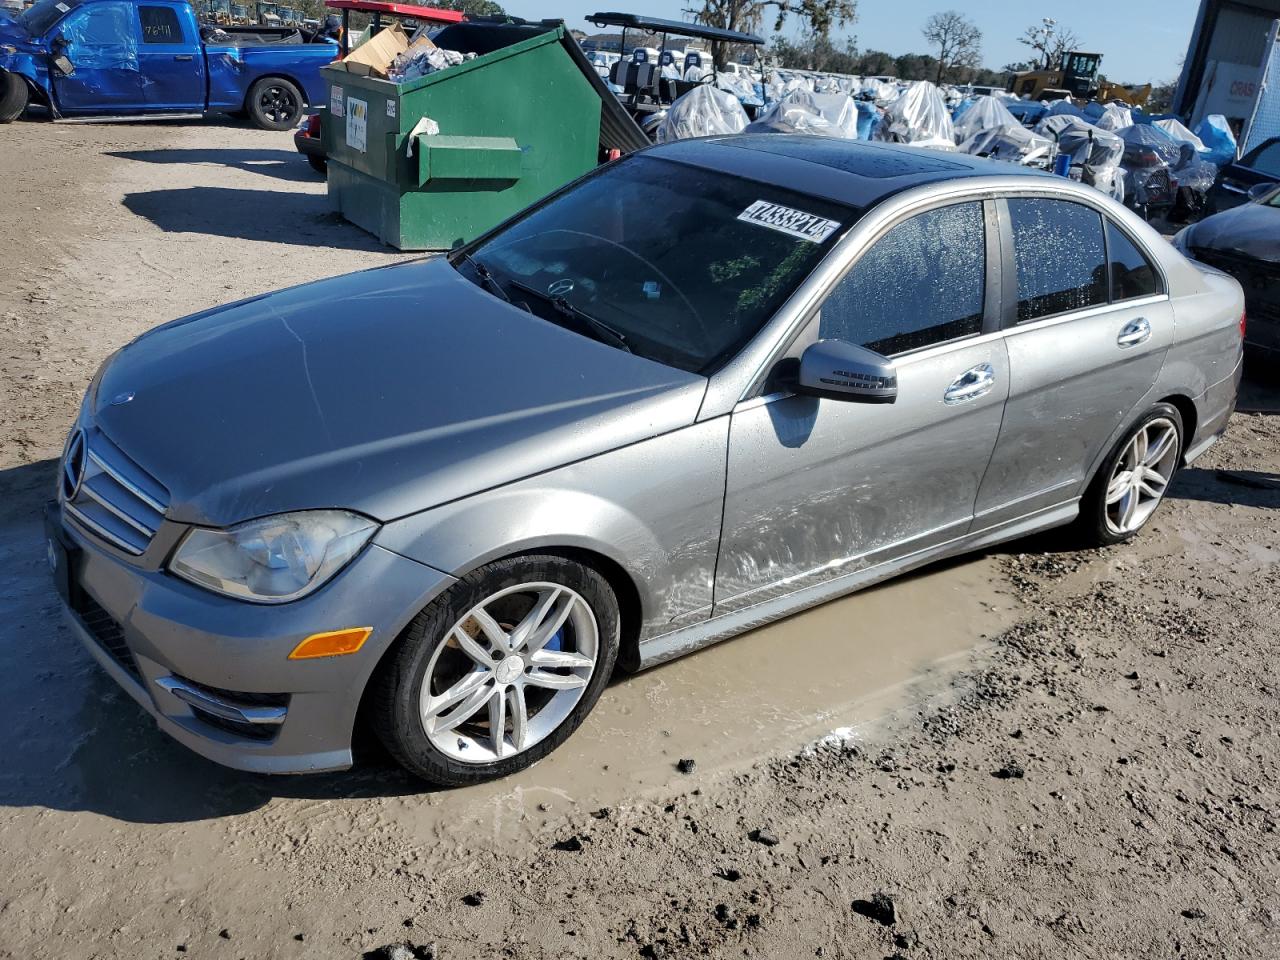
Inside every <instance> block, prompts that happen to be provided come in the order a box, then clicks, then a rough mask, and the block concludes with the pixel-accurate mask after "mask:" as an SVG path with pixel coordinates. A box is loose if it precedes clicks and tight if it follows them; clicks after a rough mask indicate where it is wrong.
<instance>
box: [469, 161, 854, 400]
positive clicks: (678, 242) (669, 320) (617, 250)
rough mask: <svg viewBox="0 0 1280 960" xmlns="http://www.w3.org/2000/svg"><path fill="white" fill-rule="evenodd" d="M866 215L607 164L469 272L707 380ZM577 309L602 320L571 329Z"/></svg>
mask: <svg viewBox="0 0 1280 960" xmlns="http://www.w3.org/2000/svg"><path fill="white" fill-rule="evenodd" d="M858 215H859V211H856V210H854V209H853V208H850V207H845V206H841V205H838V204H835V203H832V202H830V201H826V200H819V199H816V198H813V197H810V196H807V195H804V194H799V193H794V192H792V191H790V190H784V189H781V188H778V187H773V186H769V185H767V184H762V183H757V182H755V181H752V180H744V179H741V178H739V177H735V176H730V175H728V174H724V173H717V172H712V171H709V170H702V169H700V168H697V167H689V166H685V165H684V164H679V163H673V162H671V161H667V160H659V159H656V158H653V157H645V156H638V157H632V158H630V159H627V160H622V161H618V162H616V163H614V164H612V165H610V166H608V167H606V168H604V169H603V170H602V171H601V172H600V173H599V174H598V175H596V176H594V177H592V178H590V179H588V180H585V181H583V182H582V183H580V184H579V185H578V186H576V187H574V188H573V189H572V190H570V191H568V192H566V193H564V194H561V195H560V196H559V197H557V198H556V199H554V200H552V201H551V202H550V203H547V204H546V205H544V206H542V207H539V208H538V209H536V210H534V211H533V212H532V213H530V214H529V215H528V216H526V217H524V218H523V219H521V220H519V221H517V222H515V223H513V224H511V225H510V226H508V227H506V228H505V229H503V230H502V231H501V232H499V233H497V234H495V235H494V236H492V237H490V238H489V239H488V240H486V241H484V242H483V243H480V244H478V245H477V246H475V247H474V248H472V249H471V250H469V251H468V252H469V253H470V259H468V258H466V257H459V258H458V259H457V260H456V261H455V263H456V266H457V268H458V269H459V270H460V271H462V272H464V274H465V275H467V276H469V277H470V278H471V279H472V280H473V281H474V282H476V283H479V284H481V285H487V284H486V283H485V277H484V276H483V275H482V273H488V274H489V276H490V277H491V279H492V280H493V281H495V282H496V287H497V289H498V290H501V291H505V292H506V294H507V295H508V296H509V297H510V299H511V301H512V302H513V303H516V304H517V305H527V306H528V308H529V309H530V310H531V311H533V312H535V313H537V314H538V315H539V316H543V317H545V318H547V319H548V320H551V321H552V322H561V323H563V324H564V325H565V326H570V327H572V328H573V329H578V330H580V331H581V332H583V333H584V334H585V335H590V334H591V332H592V331H594V333H595V334H597V335H598V338H599V339H601V340H603V341H604V342H610V343H613V344H614V345H615V346H619V347H620V348H621V349H629V350H631V351H633V352H634V353H636V354H638V355H640V356H643V357H648V358H649V359H651V360H657V361H659V362H661V363H666V364H669V365H671V366H673V367H678V368H680V369H682V370H688V371H692V372H697V373H704V374H705V373H709V372H711V371H712V370H714V369H715V368H716V367H718V366H719V365H720V364H722V363H723V362H725V361H726V360H728V359H729V358H730V357H732V356H733V355H734V354H735V353H737V352H738V350H740V349H741V348H742V347H743V346H744V345H745V344H746V342H747V341H748V340H749V339H751V337H752V336H754V335H755V334H756V333H757V332H758V331H759V330H760V328H761V327H762V326H763V325H764V324H765V323H766V322H767V321H768V320H769V318H770V317H771V316H772V315H773V313H774V312H775V311H776V310H777V309H778V307H779V306H781V304H782V302H783V301H784V300H785V299H786V298H787V297H788V296H789V295H790V294H791V293H792V292H793V291H794V290H795V288H796V287H797V286H798V285H799V284H800V282H801V281H802V280H803V279H804V278H805V277H806V276H808V274H809V273H810V272H811V271H812V270H813V268H814V267H815V266H816V265H817V263H818V262H819V261H820V260H821V259H822V257H823V256H825V255H826V252H827V251H828V250H829V249H830V248H831V246H832V245H833V244H834V243H835V242H836V240H837V239H838V238H839V237H840V236H841V235H842V234H843V233H844V232H845V231H846V230H847V229H848V227H849V226H850V225H852V223H853V222H854V221H855V220H856V219H857V217H858ZM530 293H532V294H533V295H532V296H530V295H528V294H530ZM565 306H568V307H571V308H572V310H565V309H564V307H565ZM573 313H578V314H586V315H587V318H588V319H587V320H586V322H585V323H577V322H569V321H570V320H572V319H573V318H572V317H571V316H568V317H567V316H566V315H571V314H573ZM578 319H581V318H578ZM601 329H603V330H605V331H606V332H607V335H600V331H601Z"/></svg>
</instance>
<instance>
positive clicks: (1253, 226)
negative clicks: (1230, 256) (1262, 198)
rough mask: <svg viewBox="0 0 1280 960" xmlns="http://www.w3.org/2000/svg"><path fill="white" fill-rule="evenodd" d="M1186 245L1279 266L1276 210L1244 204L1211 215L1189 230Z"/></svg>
mask: <svg viewBox="0 0 1280 960" xmlns="http://www.w3.org/2000/svg"><path fill="white" fill-rule="evenodd" d="M1187 246H1188V247H1192V248H1195V247H1200V248H1202V249H1205V250H1217V251H1220V252H1222V253H1236V254H1242V255H1243V256H1246V257H1252V258H1254V259H1255V260H1266V261H1268V262H1270V263H1280V207H1272V206H1268V205H1266V204H1262V203H1245V204H1242V205H1240V206H1238V207H1233V208H1232V209H1230V210H1224V211H1223V212H1222V213H1215V214H1214V215H1213V216H1212V217H1208V218H1206V219H1204V220H1201V221H1200V222H1199V223H1197V224H1196V225H1195V226H1194V227H1192V228H1191V230H1190V232H1189V233H1188V234H1187Z"/></svg>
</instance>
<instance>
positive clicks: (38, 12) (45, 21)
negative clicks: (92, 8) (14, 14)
mask: <svg viewBox="0 0 1280 960" xmlns="http://www.w3.org/2000/svg"><path fill="white" fill-rule="evenodd" d="M81 2H82V0H40V2H39V3H37V4H35V5H34V6H31V7H27V9H25V10H23V11H22V12H21V13H20V14H18V22H19V23H20V24H22V27H23V29H24V30H26V31H27V33H29V34H31V36H33V37H41V36H44V34H45V33H46V32H47V31H48V29H49V28H50V27H52V26H53V25H54V24H55V23H57V22H58V21H59V20H61V19H62V15H63V14H65V13H67V12H68V11H69V10H71V9H72V8H73V7H78V6H80V4H81Z"/></svg>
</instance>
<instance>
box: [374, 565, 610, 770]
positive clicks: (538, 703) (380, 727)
mask: <svg viewBox="0 0 1280 960" xmlns="http://www.w3.org/2000/svg"><path fill="white" fill-rule="evenodd" d="M620 636H621V618H620V615H619V610H618V602H617V599H616V597H615V596H614V593H613V590H612V589H610V587H609V584H608V582H607V581H606V580H605V579H604V577H602V576H601V575H600V574H599V573H597V572H596V571H595V570H593V569H591V568H590V567H587V566H584V565H583V564H580V563H577V562H575V561H573V560H569V559H567V558H565V557H560V556H555V555H538V556H522V557H513V558H510V559H507V560H498V561H495V562H494V563H491V564H488V565H486V566H483V567H481V568H479V569H478V570H475V571H474V572H472V573H469V574H467V575H466V576H465V577H463V578H462V579H461V580H459V581H458V582H457V583H456V584H454V586H453V587H452V588H451V589H450V590H449V591H448V592H447V593H445V594H443V595H442V596H440V597H438V598H437V599H436V600H435V601H433V602H432V603H431V604H430V605H429V606H428V607H427V608H426V609H425V610H423V611H422V612H421V613H419V614H418V616H417V617H415V618H414V619H413V621H412V622H411V623H410V624H409V626H408V627H406V628H405V630H404V632H403V633H402V634H401V635H400V637H399V638H398V639H397V641H396V646H395V647H394V648H393V649H392V650H391V651H390V652H389V653H388V654H387V657H386V659H385V660H384V661H383V663H381V664H380V665H379V667H378V671H377V673H376V674H375V676H374V679H373V681H372V682H371V684H370V689H369V699H368V703H369V707H370V718H371V720H372V722H373V726H374V730H375V732H376V733H377V734H378V737H379V739H381V740H382V742H383V744H385V745H386V748H387V750H388V751H389V752H390V753H391V755H392V756H393V757H395V759H396V760H397V761H398V762H399V763H400V764H401V765H402V766H403V767H404V768H405V769H407V770H409V771H410V772H412V773H415V774H417V775H418V776H420V777H422V778H423V779H425V780H429V781H431V782H432V783H438V784H443V785H446V786H463V785H465V784H471V783H480V782H483V781H485V780H493V779H496V778H498V777H505V776H507V775H509V774H512V773H515V772H516V771H518V770H522V769H524V768H525V767H528V766H531V765H532V764H534V763H536V762H537V761H539V760H541V759H542V758H543V757H545V756H546V755H547V754H549V753H551V751H553V750H555V749H556V747H558V746H560V744H562V743H563V742H564V741H565V740H567V739H568V738H569V736H570V735H571V734H572V733H573V731H574V730H576V729H577V728H578V726H579V724H581V723H582V721H583V720H584V719H585V718H586V716H587V714H588V713H590V712H591V709H592V707H594V706H595V703H596V701H597V700H598V699H599V698H600V694H601V692H602V691H603V690H604V687H605V684H606V683H608V682H609V677H610V675H611V674H612V672H613V666H614V663H615V662H616V660H617V656H618V646H619V637H620ZM495 723H496V724H497V725H498V726H497V727H496V728H495ZM508 728H509V729H510V732H509V733H508ZM495 729H497V730H498V731H499V732H498V735H497V736H495V735H494V730H495Z"/></svg>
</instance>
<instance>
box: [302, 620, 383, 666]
mask: <svg viewBox="0 0 1280 960" xmlns="http://www.w3.org/2000/svg"><path fill="white" fill-rule="evenodd" d="M371 633H373V627H350V628H348V629H346V630H331V631H330V632H328V633H313V634H312V635H311V636H309V637H307V639H305V640H303V641H302V642H301V643H300V644H298V645H297V646H296V647H294V648H293V653H291V654H289V659H290V660H311V659H314V658H315V657H341V656H345V655H346V654H348V653H355V652H357V651H358V650H359V649H360V648H361V647H363V646H364V642H365V641H366V640H368V639H369V634H371Z"/></svg>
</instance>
